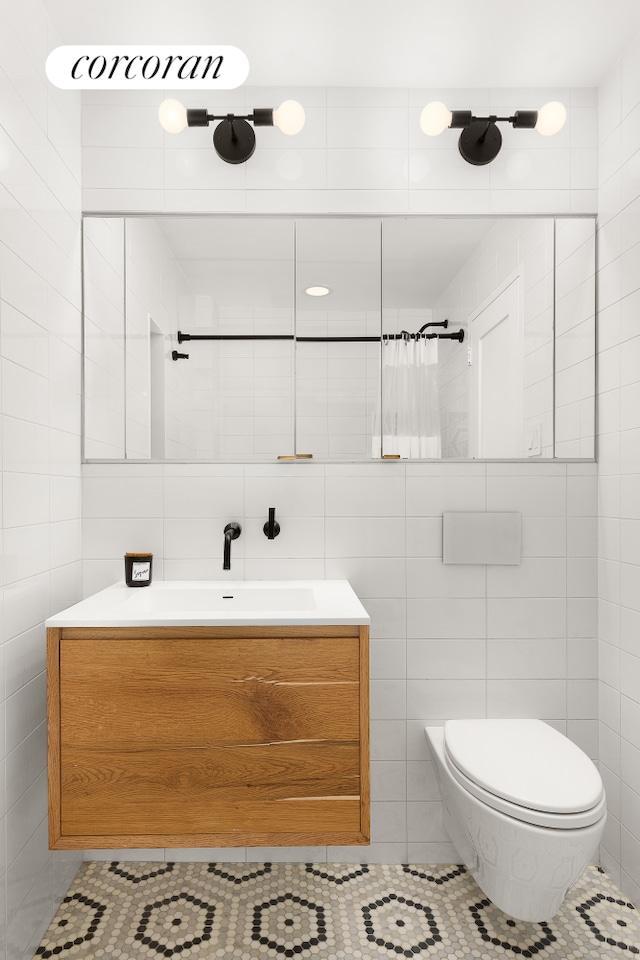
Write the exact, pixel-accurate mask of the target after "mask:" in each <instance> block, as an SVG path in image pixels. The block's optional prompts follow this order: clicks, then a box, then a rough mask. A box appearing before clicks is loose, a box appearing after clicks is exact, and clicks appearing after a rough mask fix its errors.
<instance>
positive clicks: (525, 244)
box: [84, 216, 595, 461]
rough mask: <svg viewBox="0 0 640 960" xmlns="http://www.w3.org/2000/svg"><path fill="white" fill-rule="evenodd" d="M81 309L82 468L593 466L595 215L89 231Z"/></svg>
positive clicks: (96, 227) (159, 222)
mask: <svg viewBox="0 0 640 960" xmlns="http://www.w3.org/2000/svg"><path fill="white" fill-rule="evenodd" d="M313 287H316V288H317V287H324V288H325V290H324V291H323V290H315V291H314V290H311V288H313ZM326 291H328V292H326ZM313 293H315V294H318V293H320V294H324V295H320V296H317V295H316V296H313V295H312V294H313ZM84 303H85V313H84V323H85V375H84V384H85V386H84V389H85V413H84V420H85V424H84V429H85V436H84V455H85V457H86V458H87V459H105V458H107V459H111V458H115V459H122V458H129V459H148V458H150V457H151V458H157V459H162V458H167V459H181V460H247V461H250V460H275V459H276V458H277V457H279V456H281V457H282V456H288V457H293V456H297V457H303V456H306V455H312V456H314V457H315V458H316V459H329V460H336V459H337V460H340V459H347V460H371V459H379V458H380V457H381V456H382V457H393V458H398V457H399V458H409V459H425V458H426V459H439V458H461V459H467V458H485V459H492V458H502V459H527V458H532V457H536V458H551V457H554V456H559V457H564V458H571V457H578V458H592V457H593V455H594V377H595V352H594V348H595V319H594V304H595V221H594V219H593V218H591V217H582V218H563V219H554V218H536V217H522V218H491V217H485V218H482V217H476V218H466V217H451V218H446V217H386V218H379V217H340V218H338V217H325V218H318V217H315V218H313V217H312V218H287V217H282V218H276V217H224V216H220V217H182V216H178V217H126V218H122V217H111V218H94V217H87V218H85V221H84ZM179 332H181V333H180V335H179ZM182 334H185V336H182ZM381 338H382V339H381Z"/></svg>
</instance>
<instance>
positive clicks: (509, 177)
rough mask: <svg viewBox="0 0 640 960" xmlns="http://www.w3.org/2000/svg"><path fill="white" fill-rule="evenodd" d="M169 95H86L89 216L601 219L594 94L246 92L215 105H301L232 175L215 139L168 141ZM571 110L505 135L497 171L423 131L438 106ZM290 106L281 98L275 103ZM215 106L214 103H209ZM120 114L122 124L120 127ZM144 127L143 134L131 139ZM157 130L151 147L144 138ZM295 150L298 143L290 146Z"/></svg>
mask: <svg viewBox="0 0 640 960" xmlns="http://www.w3.org/2000/svg"><path fill="white" fill-rule="evenodd" d="M176 95H177V94H175V93H172V92H171V91H164V92H163V91H158V92H157V95H156V96H155V97H154V96H153V95H152V94H145V97H146V99H144V98H141V96H140V93H139V92H133V93H129V92H124V91H117V92H115V93H111V92H109V91H99V92H95V93H94V92H86V93H84V94H83V109H82V117H83V131H84V133H83V139H84V145H83V156H82V161H83V188H84V193H83V207H84V209H85V210H100V211H106V210H114V211H126V210H130V211H150V210H153V211H156V212H159V213H160V212H174V211H177V212H189V211H197V212H200V213H224V212H227V213H233V212H243V213H331V212H333V213H375V214H382V213H396V214H397V213H453V214H456V213H467V214H468V213H499V214H501V213H507V214H525V213H546V214H562V213H595V211H596V206H597V185H598V182H597V169H596V155H597V123H596V113H597V104H596V91H595V90H585V89H575V90H569V89H553V90H546V91H540V90H516V91H511V90H503V89H499V90H482V89H478V90H437V91H436V90H417V89H414V90H406V89H385V88H380V89H359V88H353V89H339V90H336V89H333V88H331V87H327V88H321V87H317V88H316V87H301V88H299V89H298V90H296V91H293V92H292V90H287V91H284V90H282V89H278V88H271V87H262V88H259V89H255V88H251V87H246V88H243V89H239V90H234V91H228V92H227V94H226V96H225V95H224V94H223V93H220V94H219V95H218V101H219V105H220V106H222V105H224V107H225V109H234V108H246V109H252V108H253V106H254V101H255V102H258V101H259V102H260V103H267V102H269V103H274V104H275V103H280V101H281V100H282V98H283V97H285V96H286V97H297V99H298V100H299V101H300V102H301V103H302V104H303V106H304V107H305V111H306V118H307V119H306V124H305V127H304V129H303V131H302V133H301V134H299V135H298V136H297V137H292V138H287V137H285V136H283V135H282V134H281V133H280V131H279V130H277V129H275V130H269V129H264V130H261V131H260V135H259V136H258V137H257V145H256V152H255V154H254V156H253V157H252V158H251V161H250V163H247V164H239V165H237V166H233V165H231V164H225V163H223V162H222V161H221V160H219V159H218V158H217V157H216V156H215V155H214V153H213V149H212V147H211V131H210V130H206V129H203V130H185V131H184V132H183V133H182V134H180V135H178V136H175V135H173V134H166V133H165V134H163V135H161V134H162V131H161V130H160V127H159V125H157V129H155V128H154V125H153V122H151V121H150V120H149V116H150V115H151V116H153V117H155V110H154V107H156V106H157V105H158V104H159V103H160V101H161V100H162V99H163V98H164V97H165V96H176ZM543 96H547V97H548V99H549V100H561V101H563V102H564V103H566V104H567V106H568V107H570V108H571V109H569V111H568V119H567V123H566V125H565V127H564V129H563V130H562V131H561V132H560V133H559V134H558V135H557V136H555V137H541V136H539V134H538V133H537V132H536V131H528V130H512V129H511V127H508V126H506V125H505V126H504V127H503V129H502V134H503V138H504V147H503V149H502V151H501V153H500V154H499V155H498V157H497V158H496V159H495V160H494V162H493V163H492V164H490V165H489V166H486V167H471V166H470V165H469V164H467V163H464V162H463V161H462V160H461V159H460V158H459V157H458V156H457V154H456V145H455V134H451V135H450V136H449V140H448V141H447V142H445V141H444V138H442V137H437V138H436V137H434V138H431V137H427V136H425V135H424V134H423V133H422V132H421V130H420V127H419V123H418V121H419V116H420V111H421V109H422V107H423V106H424V105H425V104H426V103H428V102H429V101H430V100H434V99H438V100H443V101H444V102H445V103H468V104H471V105H472V106H473V109H474V111H475V112H476V113H477V112H478V111H481V110H483V109H484V110H485V111H488V112H490V113H495V112H497V113H498V114H500V111H502V112H503V115H504V111H505V110H506V111H507V114H508V113H509V111H512V110H514V109H522V104H523V103H525V104H530V103H534V104H537V103H539V102H541V100H540V98H541V97H543ZM278 98H280V99H278ZM210 99H211V97H210ZM123 117H124V121H123ZM132 128H135V131H136V132H135V135H133V136H132V135H131V130H132ZM147 130H148V131H149V135H148V136H147V135H146V133H145V131H147ZM285 141H288V142H285Z"/></svg>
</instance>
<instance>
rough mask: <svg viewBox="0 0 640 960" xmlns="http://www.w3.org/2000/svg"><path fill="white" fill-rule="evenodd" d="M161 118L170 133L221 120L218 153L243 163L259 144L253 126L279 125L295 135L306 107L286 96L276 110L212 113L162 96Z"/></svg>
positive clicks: (217, 132)
mask: <svg viewBox="0 0 640 960" xmlns="http://www.w3.org/2000/svg"><path fill="white" fill-rule="evenodd" d="M158 119H159V120H160V123H161V125H162V127H163V128H164V129H165V130H166V131H167V133H180V132H181V131H182V130H184V128H185V127H187V126H188V127H208V126H209V124H210V123H211V121H212V120H213V121H220V122H219V123H218V125H217V126H216V128H215V130H214V131H213V146H214V148H215V151H216V153H217V154H218V156H219V157H220V158H221V159H222V160H226V162H227V163H244V162H245V160H248V159H249V157H250V156H251V155H252V154H253V151H254V150H255V148H256V135H255V133H254V131H253V127H252V126H251V123H253V126H254V127H273V126H275V127H278V128H279V129H280V130H281V131H282V132H283V133H286V134H288V135H289V136H293V135H294V134H296V133H300V131H301V130H302V128H303V127H304V121H305V116H304V108H303V107H302V105H301V104H299V103H298V101H297V100H285V101H284V103H281V104H280V106H279V107H278V108H277V109H276V110H272V109H257V110H254V111H253V113H247V114H245V115H244V116H241V117H240V116H236V115H235V114H234V113H223V114H213V113H209V111H208V110H207V109H206V107H204V108H197V109H187V108H186V107H184V106H183V105H182V104H181V103H180V101H179V100H171V99H170V100H163V102H162V103H161V104H160V107H159V109H158Z"/></svg>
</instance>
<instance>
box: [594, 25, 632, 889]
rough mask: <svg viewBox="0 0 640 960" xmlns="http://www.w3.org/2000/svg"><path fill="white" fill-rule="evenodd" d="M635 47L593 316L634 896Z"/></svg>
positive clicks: (604, 585)
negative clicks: (594, 317)
mask: <svg viewBox="0 0 640 960" xmlns="http://www.w3.org/2000/svg"><path fill="white" fill-rule="evenodd" d="M639 49H640V40H639V39H638V38H636V39H635V40H634V41H633V42H632V43H630V45H629V46H628V48H627V49H626V51H625V52H624V53H623V55H622V57H621V59H620V60H619V61H618V62H617V63H616V64H615V65H614V66H613V68H612V69H611V71H610V72H609V74H608V76H607V77H606V78H605V80H604V81H603V83H602V85H601V87H600V110H599V169H598V182H599V185H600V190H599V229H598V258H599V271H598V321H597V322H598V337H599V341H598V342H599V355H598V398H597V400H598V423H599V429H598V458H599V461H600V463H599V482H598V517H599V519H598V533H599V540H598V565H599V569H598V574H599V585H598V621H599V629H598V637H599V641H598V642H599V710H600V713H599V719H600V725H599V738H600V769H601V771H602V776H603V779H604V782H605V784H606V789H607V793H608V796H609V820H608V822H607V829H606V832H605V836H604V839H603V843H602V863H603V866H604V867H605V868H606V869H607V871H608V872H609V873H610V874H611V875H612V876H613V877H614V878H615V879H616V880H617V881H618V882H619V883H620V885H621V887H622V889H623V890H624V891H625V893H626V894H627V895H628V896H629V897H631V898H634V897H635V898H636V899H638V898H639V897H640V859H639V857H638V853H639V852H640V777H639V776H638V771H639V770H640V723H639V722H638V720H639V716H640V639H639V638H640V630H639V627H640V613H639V610H640V604H639V602H638V597H639V596H640V553H639V552H638V532H639V530H638V518H639V517H640V511H639V506H640V497H639V491H640V459H639V456H638V453H639V450H640V448H639V446H638V440H639V436H638V429H637V428H638V425H639V420H638V416H639V415H638V410H639V409H640V404H639V402H638V401H639V399H640V393H639V391H640V367H639V366H638V362H637V361H638V357H639V356H640V354H639V351H640V321H639V313H638V307H639V304H640V272H639V271H638V264H639V259H638V257H639V255H640V245H639V241H640V221H639V219H638V217H639V214H640V180H639V179H638V161H639V160H640V153H639V152H638V148H639V147H640V143H639V142H638V123H637V117H638V104H640V62H639V60H638V50H639ZM580 555H582V552H581V553H580ZM590 575H592V574H591V573H590ZM589 695H591V694H589Z"/></svg>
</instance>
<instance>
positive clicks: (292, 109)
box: [273, 100, 305, 137]
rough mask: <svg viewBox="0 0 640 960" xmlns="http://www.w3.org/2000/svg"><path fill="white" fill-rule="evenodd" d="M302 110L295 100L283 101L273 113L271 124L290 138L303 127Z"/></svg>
mask: <svg viewBox="0 0 640 960" xmlns="http://www.w3.org/2000/svg"><path fill="white" fill-rule="evenodd" d="M304 120H305V117H304V108H303V106H302V104H300V103H298V101H297V100H285V101H284V103H281V104H280V106H279V107H278V108H277V110H274V111H273V123H274V125H275V126H276V127H279V129H280V130H282V132H283V133H286V134H288V136H290V137H292V136H293V135H294V134H296V133H300V131H301V130H302V128H303V127H304Z"/></svg>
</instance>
